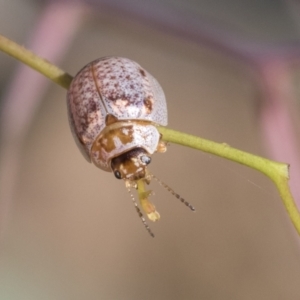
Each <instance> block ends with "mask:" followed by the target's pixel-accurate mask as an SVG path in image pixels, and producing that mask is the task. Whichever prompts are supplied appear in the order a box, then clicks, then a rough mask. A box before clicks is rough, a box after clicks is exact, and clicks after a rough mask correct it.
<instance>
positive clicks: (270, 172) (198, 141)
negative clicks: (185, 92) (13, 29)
mask: <svg viewBox="0 0 300 300" xmlns="http://www.w3.org/2000/svg"><path fill="white" fill-rule="evenodd" d="M0 50H1V51H3V52H5V53H7V54H8V55H10V56H12V57H14V58H16V59H18V60H20V61H21V62H23V63H24V64H26V65H28V66H30V67H31V68H33V69H35V70H36V71H38V72H40V73H41V74H43V75H44V76H46V77H48V78H49V79H51V80H52V81H54V82H55V83H57V84H59V85H60V86H62V87H64V88H66V89H68V88H69V86H70V83H71V81H72V76H71V75H69V74H68V73H66V72H64V71H62V70H61V69H59V68H57V67H56V66H54V65H52V64H51V63H49V62H48V61H46V60H44V59H42V58H40V57H38V56H37V55H35V54H33V53H32V52H30V51H29V50H27V49H25V48H24V47H22V46H20V45H18V44H16V43H14V42H13V41H11V40H9V39H7V38H5V37H4V36H1V35H0ZM159 131H160V133H161V134H162V135H163V139H164V140H165V141H168V142H171V143H176V144H179V145H182V146H187V147H190V148H194V149H197V150H201V151H204V152H208V153H211V154H214V155H217V156H220V157H223V158H226V159H229V160H232V161H235V162H237V163H240V164H243V165H245V166H248V167H250V168H253V169H255V170H258V171H260V172H261V173H263V174H265V175H266V176H268V177H269V178H270V179H271V180H272V181H273V182H274V183H275V185H276V187H277V189H278V191H279V194H280V196H281V198H282V200H283V204H284V206H285V208H286V210H287V212H288V214H289V216H290V218H291V220H292V222H293V224H294V226H295V228H296V230H297V232H298V234H299V235H300V213H299V211H298V209H297V206H296V204H295V202H294V199H293V196H292V194H291V192H290V189H289V185H288V179H289V170H288V165H287V164H284V163H279V162H275V161H271V160H268V159H265V158H262V157H260V156H256V155H253V154H250V153H247V152H244V151H241V150H238V149H235V148H232V147H230V146H229V145H227V144H225V143H223V144H220V143H215V142H212V141H209V140H205V139H202V138H199V137H196V136H193V135H189V134H186V133H182V132H178V131H175V130H171V129H168V128H165V127H159Z"/></svg>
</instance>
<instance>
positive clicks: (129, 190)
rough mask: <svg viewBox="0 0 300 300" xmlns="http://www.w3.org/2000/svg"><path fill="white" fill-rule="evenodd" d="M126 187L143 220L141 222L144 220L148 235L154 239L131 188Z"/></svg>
mask: <svg viewBox="0 0 300 300" xmlns="http://www.w3.org/2000/svg"><path fill="white" fill-rule="evenodd" d="M126 187H127V191H128V193H129V195H130V198H131V200H132V202H133V204H134V207H135V209H136V211H137V213H138V215H139V217H140V218H141V220H142V222H143V224H144V226H145V228H146V229H147V231H148V233H149V234H150V235H151V236H152V237H154V234H153V232H152V231H151V229H150V227H149V225H148V224H147V222H146V219H145V218H144V215H143V213H142V212H141V210H140V208H139V207H138V204H137V202H136V201H135V199H134V196H133V194H132V192H131V189H130V187H129V186H126Z"/></svg>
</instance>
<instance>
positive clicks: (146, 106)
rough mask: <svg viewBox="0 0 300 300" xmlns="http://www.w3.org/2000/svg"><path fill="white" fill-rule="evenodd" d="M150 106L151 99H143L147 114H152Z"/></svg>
mask: <svg viewBox="0 0 300 300" xmlns="http://www.w3.org/2000/svg"><path fill="white" fill-rule="evenodd" d="M152 104H153V100H152V99H151V98H146V99H144V105H145V109H146V113H147V114H150V113H151V112H152Z"/></svg>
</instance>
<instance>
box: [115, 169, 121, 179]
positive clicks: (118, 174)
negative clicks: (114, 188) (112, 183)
mask: <svg viewBox="0 0 300 300" xmlns="http://www.w3.org/2000/svg"><path fill="white" fill-rule="evenodd" d="M114 174H115V177H116V178H117V179H122V175H121V173H120V171H118V170H116V171H115V172H114Z"/></svg>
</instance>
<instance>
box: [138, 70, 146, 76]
mask: <svg viewBox="0 0 300 300" xmlns="http://www.w3.org/2000/svg"><path fill="white" fill-rule="evenodd" d="M139 71H140V74H141V75H142V76H143V77H146V72H145V71H144V70H143V69H139Z"/></svg>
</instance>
